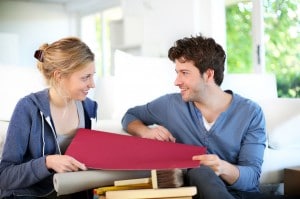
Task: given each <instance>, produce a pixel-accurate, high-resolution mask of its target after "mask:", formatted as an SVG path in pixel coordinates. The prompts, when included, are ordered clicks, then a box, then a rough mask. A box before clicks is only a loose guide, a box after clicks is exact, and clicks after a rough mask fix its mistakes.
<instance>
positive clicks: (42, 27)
mask: <svg viewBox="0 0 300 199" xmlns="http://www.w3.org/2000/svg"><path fill="white" fill-rule="evenodd" d="M72 24H74V22H73V23H72V19H71V18H70V17H69V15H68V14H67V13H66V10H65V9H64V7H63V6H62V5H58V4H57V5H56V4H38V3H31V2H29V1H28V2H18V1H9V0H8V1H6V0H1V1H0V33H2V34H0V43H1V45H3V44H4V45H5V46H7V45H9V42H7V38H8V37H11V38H16V39H15V40H13V41H12V42H13V43H12V44H13V46H10V47H11V48H14V49H11V51H10V52H12V53H10V52H3V51H5V49H6V47H1V48H0V61H1V60H5V62H4V63H5V64H12V65H15V64H19V65H21V66H35V65H36V61H35V59H34V58H33V54H34V51H35V50H36V49H37V48H38V47H39V46H40V45H41V44H43V43H45V42H47V43H51V42H53V41H55V40H57V39H60V38H61V37H65V36H70V35H74V34H75V32H74V27H72ZM9 35H10V36H9ZM16 40H17V41H18V44H16V43H15V41H16ZM7 47H8V46H7ZM15 48H17V49H15ZM12 54H13V55H12ZM4 56H5V57H15V60H11V62H10V61H9V59H7V58H4ZM10 59H11V58H10ZM9 62H10V63H9Z"/></svg>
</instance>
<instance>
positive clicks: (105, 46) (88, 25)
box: [80, 7, 122, 76]
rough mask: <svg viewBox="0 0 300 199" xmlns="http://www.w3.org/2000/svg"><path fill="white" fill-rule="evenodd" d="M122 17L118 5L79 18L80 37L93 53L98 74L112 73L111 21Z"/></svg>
mask: <svg viewBox="0 0 300 199" xmlns="http://www.w3.org/2000/svg"><path fill="white" fill-rule="evenodd" d="M121 17H122V12H121V8H120V7H116V8H111V9H107V10H105V11H103V12H99V13H95V14H91V15H88V16H84V17H82V19H81V23H80V24H81V37H82V39H83V40H84V41H85V42H86V43H87V44H88V45H89V46H90V47H91V49H92V50H93V52H94V53H95V57H96V59H95V62H96V68H97V73H98V74H99V76H107V75H110V74H111V73H112V71H111V70H112V67H111V65H112V58H113V56H112V49H111V42H110V41H111V38H110V36H111V31H110V30H111V29H110V26H111V22H112V21H116V20H119V19H120V18H121Z"/></svg>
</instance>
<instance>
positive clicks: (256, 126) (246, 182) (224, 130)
mask: <svg viewBox="0 0 300 199" xmlns="http://www.w3.org/2000/svg"><path fill="white" fill-rule="evenodd" d="M228 92H229V91H228ZM230 93H231V94H232V95H233V98H232V102H231V104H230V106H229V107H228V108H227V110H226V111H224V112H222V113H221V114H220V116H219V117H218V118H217V120H216V121H215V123H214V124H213V126H212V127H211V128H210V130H209V131H207V130H206V128H205V126H204V122H203V120H202V114H201V112H200V111H199V110H198V109H197V108H196V107H195V106H194V104H193V102H184V101H183V100H182V98H181V95H180V94H179V93H176V94H167V95H164V96H162V97H160V98H157V99H155V100H153V101H151V102H149V103H147V104H145V105H142V106H136V107H133V108H130V109H129V110H128V111H127V112H126V113H125V115H124V117H123V118H122V125H123V128H124V129H125V130H126V129H127V126H128V124H129V123H130V122H132V121H134V120H141V121H142V122H143V123H144V124H146V125H153V124H158V125H162V126H164V127H165V128H167V129H168V130H169V131H170V132H171V133H172V135H173V136H174V137H175V138H176V142H179V143H185V144H191V145H197V146H204V147H207V153H209V154H216V155H218V156H219V157H220V158H221V159H223V160H225V161H228V162H229V163H231V164H234V165H236V166H237V167H238V169H239V172H240V176H239V178H238V179H237V181H236V182H235V183H234V184H232V185H230V186H228V189H235V190H240V191H250V192H251V191H258V189H259V178H260V173H261V166H262V163H263V154H264V150H265V146H266V145H265V143H266V133H265V119H264V114H263V111H262V109H261V107H260V106H259V105H258V104H256V103H255V102H253V101H251V100H249V99H246V98H243V97H241V96H240V95H238V94H233V93H232V92H231V91H230Z"/></svg>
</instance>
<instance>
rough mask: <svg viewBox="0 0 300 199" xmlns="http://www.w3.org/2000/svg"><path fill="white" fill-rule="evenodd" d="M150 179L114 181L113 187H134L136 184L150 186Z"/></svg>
mask: <svg viewBox="0 0 300 199" xmlns="http://www.w3.org/2000/svg"><path fill="white" fill-rule="evenodd" d="M150 183H151V178H137V179H129V180H116V181H115V182H114V185H115V186H127V185H136V184H150Z"/></svg>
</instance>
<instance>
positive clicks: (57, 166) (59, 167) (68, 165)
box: [46, 155, 87, 173]
mask: <svg viewBox="0 0 300 199" xmlns="http://www.w3.org/2000/svg"><path fill="white" fill-rule="evenodd" d="M46 166H47V168H48V169H53V170H54V171H55V172H57V173H63V172H69V171H78V170H87V168H86V166H85V165H84V164H82V163H81V162H79V161H77V160H75V159H74V158H73V157H71V156H68V155H48V156H47V157H46Z"/></svg>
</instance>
